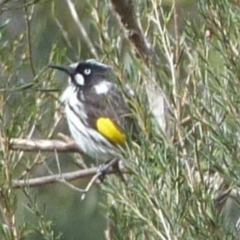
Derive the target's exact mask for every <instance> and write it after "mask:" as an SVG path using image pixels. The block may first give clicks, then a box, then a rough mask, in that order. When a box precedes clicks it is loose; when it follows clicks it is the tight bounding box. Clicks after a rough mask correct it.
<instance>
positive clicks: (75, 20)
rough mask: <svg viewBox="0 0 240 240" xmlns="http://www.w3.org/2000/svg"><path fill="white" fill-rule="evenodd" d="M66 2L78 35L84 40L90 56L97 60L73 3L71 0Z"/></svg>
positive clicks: (94, 50)
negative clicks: (78, 32)
mask: <svg viewBox="0 0 240 240" xmlns="http://www.w3.org/2000/svg"><path fill="white" fill-rule="evenodd" d="M66 2H67V5H68V8H69V11H70V13H71V15H72V18H73V20H74V22H75V23H76V25H77V27H78V29H79V31H80V33H81V34H82V37H83V39H84V40H85V42H86V44H87V46H88V47H89V49H90V51H91V53H92V55H93V56H94V57H95V58H96V59H98V54H97V51H96V49H95V47H94V45H93V44H92V41H91V39H90V37H89V36H88V34H87V31H86V30H85V28H84V26H83V24H82V23H81V21H80V19H79V17H78V14H77V11H76V8H75V6H74V4H73V2H72V1H71V0H66Z"/></svg>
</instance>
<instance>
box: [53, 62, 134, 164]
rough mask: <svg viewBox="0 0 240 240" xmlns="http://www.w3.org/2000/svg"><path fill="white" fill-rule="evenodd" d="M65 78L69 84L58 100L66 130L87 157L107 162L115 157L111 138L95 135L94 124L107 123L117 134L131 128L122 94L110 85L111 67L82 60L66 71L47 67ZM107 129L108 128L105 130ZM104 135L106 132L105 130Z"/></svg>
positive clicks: (114, 147) (128, 113)
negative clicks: (98, 122) (62, 105)
mask: <svg viewBox="0 0 240 240" xmlns="http://www.w3.org/2000/svg"><path fill="white" fill-rule="evenodd" d="M50 67H53V68H56V69H59V70H62V71H64V72H66V73H67V74H68V75H69V84H68V87H67V88H66V90H65V91H64V92H63V94H62V96H61V102H62V103H63V104H64V105H65V112H66V117H67V121H68V125H69V130H70V132H71V134H72V137H73V138H74V140H75V141H76V143H77V145H78V146H79V147H80V149H81V150H82V151H83V152H84V153H86V154H87V155H89V156H91V157H93V158H97V159H104V160H109V156H116V155H118V147H117V144H116V142H115V141H114V138H112V137H111V136H108V135H106V134H103V133H102V132H101V131H99V128H98V126H97V121H98V119H100V118H104V119H110V121H111V122H112V123H113V125H114V127H116V129H117V130H116V131H119V133H120V134H126V133H127V132H128V133H129V131H130V129H131V128H132V126H131V125H132V124H133V121H132V118H131V111H130V109H129V107H128V105H127V104H126V102H125V100H124V97H123V94H122V91H121V90H120V89H119V88H118V86H117V85H116V84H115V83H114V82H113V79H112V75H111V73H110V72H111V69H112V68H111V67H110V66H108V65H106V64H103V63H100V62H98V61H96V60H86V61H82V62H78V63H74V64H71V65H70V66H69V67H62V66H56V65H51V66H50ZM109 127H110V128H111V124H110V126H109ZM106 131H108V129H106Z"/></svg>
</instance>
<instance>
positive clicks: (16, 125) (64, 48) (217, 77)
mask: <svg viewBox="0 0 240 240" xmlns="http://www.w3.org/2000/svg"><path fill="white" fill-rule="evenodd" d="M114 2H115V1H113V0H112V1H110V0H104V1H97V0H90V1H84V0H81V1H77V0H75V1H73V0H72V1H70V0H62V1H59V0H58V1H57V0H35V1H34V0H1V1H0V67H1V71H0V76H1V79H0V143H1V148H0V212H1V215H0V221H1V228H0V239H14V240H17V239H27V240H28V239H36V240H37V239H73V240H75V239H76V240H77V239H88V240H91V239H98V240H100V239H239V233H238V231H239V228H238V221H239V216H240V211H239V206H238V194H239V189H238V188H239V182H240V181H239V178H240V177H239V176H240V174H239V172H240V164H239V163H240V161H239V140H240V139H239V124H240V121H239V102H240V101H239V97H240V96H239V89H240V78H239V76H240V64H239V62H240V61H239V50H240V46H239V39H240V32H239V29H240V8H239V3H238V1H234V0H233V1H230V0H229V1H227V0H198V1H193V0H178V1H177V0H175V1H174V0H166V1H160V0H150V1H147V0H141V1H137V0H134V1H127V0H125V1H123V2H125V3H128V2H132V4H133V6H134V9H135V11H136V16H135V17H136V21H137V23H138V24H139V26H141V30H142V33H143V35H144V36H145V37H146V40H147V41H148V44H149V46H151V53H149V55H150V57H149V59H148V60H147V61H146V59H143V58H142V57H141V52H139V51H137V50H136V48H135V47H134V42H132V41H130V40H129V39H130V38H129V36H130V35H129V33H128V31H127V26H123V25H122V24H121V20H120V18H119V16H118V14H117V12H116V11H115V8H114ZM74 11H76V12H77V15H78V16H77V17H75V15H74ZM138 50H139V49H138ZM152 55H153V56H152ZM88 58H97V59H98V60H100V61H103V62H105V63H107V64H110V65H112V66H113V68H114V71H115V72H116V74H117V76H118V77H119V79H120V83H121V84H125V83H128V84H129V85H130V86H131V87H132V88H133V89H135V90H136V91H137V92H138V93H139V94H138V96H137V100H136V112H135V115H136V119H138V122H139V125H140V127H141V130H142V131H141V134H140V136H139V139H140V143H139V145H137V144H136V145H132V146H129V148H127V150H126V151H125V152H124V163H125V165H126V166H127V167H128V168H129V169H130V170H131V174H128V182H127V184H124V183H123V182H121V181H120V179H119V178H117V177H115V176H113V175H110V176H107V177H106V179H105V181H104V183H102V184H96V185H95V186H93V187H92V188H91V189H90V191H89V192H88V193H87V194H86V196H85V198H84V199H82V198H81V193H80V192H79V191H78V190H77V188H84V187H85V186H86V185H87V184H88V182H89V181H90V179H89V178H88V179H79V180H76V181H74V182H73V183H72V184H74V186H75V187H76V188H73V187H71V186H72V185H71V186H69V185H67V184H66V183H65V184H64V183H57V184H52V185H51V184H50V185H43V186H40V187H38V188H29V187H28V186H26V187H25V188H22V189H15V187H14V184H13V180H20V179H30V178H36V177H41V176H47V175H52V174H54V173H59V170H60V169H61V172H71V171H74V170H77V169H79V167H80V165H81V166H82V164H79V162H80V161H82V156H80V155H79V154H74V153H71V152H69V153H56V152H42V151H35V152H29V151H22V150H21V148H19V149H18V150H14V151H13V150H12V149H11V144H10V143H11V141H10V140H11V139H13V138H18V139H57V138H59V136H58V133H59V132H61V133H64V134H66V135H69V132H68V129H67V126H66V122H65V119H64V116H63V114H62V111H61V108H60V104H59V102H58V99H59V96H60V94H61V92H62V91H63V89H64V88H65V87H66V84H67V82H66V76H65V75H63V74H61V73H55V72H54V71H52V70H50V69H48V68H47V66H48V64H49V63H58V64H68V63H70V62H75V61H79V60H80V59H88ZM152 81H153V82H154V84H155V85H154V90H155V91H156V95H154V96H153V98H157V96H159V95H164V98H166V102H167V103H164V107H165V108H166V111H163V115H162V116H164V119H163V120H159V119H158V118H157V117H156V114H155V113H154V111H153V109H152V108H151V107H150V108H149V107H148V106H146V104H145V101H144V99H145V97H147V98H148V99H151V97H150V96H149V94H148V93H147V89H148V87H149V85H151V83H152ZM150 102H151V101H150ZM165 104H167V105H165ZM150 105H151V104H150ZM161 107H162V102H159V104H157V107H156V109H155V110H156V111H162V108H161ZM159 124H160V127H161V129H160V128H159ZM169 129H170V130H169ZM83 159H86V158H85V157H84V156H83ZM86 164H87V166H91V165H92V164H93V165H96V162H95V161H94V160H88V161H86ZM59 165H60V166H59Z"/></svg>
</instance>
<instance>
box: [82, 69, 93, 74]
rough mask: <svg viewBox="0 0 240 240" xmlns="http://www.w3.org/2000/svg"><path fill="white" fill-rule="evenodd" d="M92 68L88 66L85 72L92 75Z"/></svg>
mask: <svg viewBox="0 0 240 240" xmlns="http://www.w3.org/2000/svg"><path fill="white" fill-rule="evenodd" d="M91 72H92V71H91V69H90V68H86V69H85V70H84V74H85V75H90V74H91Z"/></svg>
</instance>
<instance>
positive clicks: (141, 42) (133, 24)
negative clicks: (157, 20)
mask: <svg viewBox="0 0 240 240" xmlns="http://www.w3.org/2000/svg"><path fill="white" fill-rule="evenodd" d="M111 2H112V4H113V6H114V8H115V11H116V12H117V14H118V15H119V17H120V19H121V22H122V24H123V26H124V28H125V29H126V30H128V38H129V40H130V41H131V42H132V43H133V44H134V46H135V47H136V49H137V51H138V53H139V54H140V56H141V57H142V58H143V59H144V60H145V61H147V60H148V59H149V57H152V55H153V53H154V51H153V47H152V46H151V44H150V43H149V42H148V40H147V38H146V37H145V36H144V35H143V33H142V31H141V28H140V26H139V25H138V23H137V21H136V14H135V11H134V5H133V1H132V0H122V1H119V0H111Z"/></svg>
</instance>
